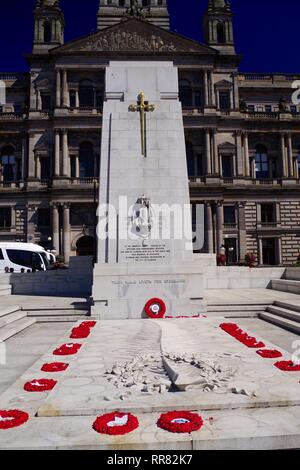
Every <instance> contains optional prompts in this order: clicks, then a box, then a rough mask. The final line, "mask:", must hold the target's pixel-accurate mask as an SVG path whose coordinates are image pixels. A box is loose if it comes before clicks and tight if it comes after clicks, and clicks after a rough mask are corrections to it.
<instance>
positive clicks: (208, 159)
mask: <svg viewBox="0 0 300 470" xmlns="http://www.w3.org/2000/svg"><path fill="white" fill-rule="evenodd" d="M205 147H206V173H207V174H208V175H211V173H212V161H211V140H210V130H209V129H205Z"/></svg>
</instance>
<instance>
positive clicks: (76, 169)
mask: <svg viewBox="0 0 300 470" xmlns="http://www.w3.org/2000/svg"><path fill="white" fill-rule="evenodd" d="M75 172H76V173H75V177H76V178H80V162H79V155H76V157H75Z"/></svg>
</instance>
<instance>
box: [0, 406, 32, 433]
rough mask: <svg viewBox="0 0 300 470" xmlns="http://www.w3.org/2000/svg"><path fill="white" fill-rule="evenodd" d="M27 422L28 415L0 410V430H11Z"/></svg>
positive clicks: (17, 411) (16, 411)
mask: <svg viewBox="0 0 300 470" xmlns="http://www.w3.org/2000/svg"><path fill="white" fill-rule="evenodd" d="M28 420H29V415H28V414H27V413H25V412H24V411H19V410H10V411H6V410H0V429H3V430H6V429H12V428H17V427H18V426H22V424H25V423H26V422H27V421H28Z"/></svg>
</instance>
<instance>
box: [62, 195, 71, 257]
mask: <svg viewBox="0 0 300 470" xmlns="http://www.w3.org/2000/svg"><path fill="white" fill-rule="evenodd" d="M70 245H71V226H70V204H68V203H65V204H64V205H63V250H64V251H63V253H64V258H65V262H66V263H68V262H69V259H70Z"/></svg>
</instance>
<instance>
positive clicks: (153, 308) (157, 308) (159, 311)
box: [145, 299, 167, 319]
mask: <svg viewBox="0 0 300 470" xmlns="http://www.w3.org/2000/svg"><path fill="white" fill-rule="evenodd" d="M166 312H167V307H166V304H165V303H164V301H163V300H162V299H150V300H148V302H147V303H146V305H145V313H146V315H147V317H149V318H155V319H157V318H164V316H165V314H166Z"/></svg>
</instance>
